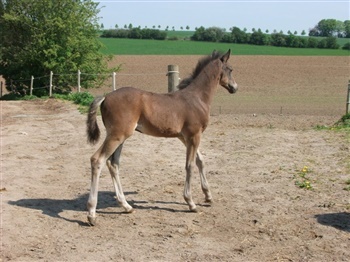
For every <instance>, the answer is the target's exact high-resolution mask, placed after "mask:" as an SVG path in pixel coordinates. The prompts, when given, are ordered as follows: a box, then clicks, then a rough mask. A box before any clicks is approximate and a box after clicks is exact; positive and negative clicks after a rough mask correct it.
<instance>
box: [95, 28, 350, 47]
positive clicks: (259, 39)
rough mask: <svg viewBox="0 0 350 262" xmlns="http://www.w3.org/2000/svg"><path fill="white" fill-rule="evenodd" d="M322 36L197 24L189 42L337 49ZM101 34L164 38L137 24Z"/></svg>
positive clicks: (332, 38)
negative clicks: (136, 25) (206, 26)
mask: <svg viewBox="0 0 350 262" xmlns="http://www.w3.org/2000/svg"><path fill="white" fill-rule="evenodd" d="M318 28H321V27H318ZM310 32H311V31H310ZM320 32H322V36H324V35H325V33H323V31H322V30H321V31H320ZM325 36H326V37H325V38H324V37H322V38H316V37H314V36H313V35H311V36H309V37H306V36H296V35H295V34H292V33H291V32H289V33H288V34H287V35H285V34H283V32H279V33H277V32H276V31H274V33H272V34H268V33H263V32H262V31H261V29H258V30H255V29H253V32H252V33H247V32H246V30H241V29H240V28H238V27H232V28H231V32H226V30H225V29H223V28H219V27H209V28H204V27H203V26H201V27H199V28H196V30H195V32H194V34H193V35H192V36H191V38H190V39H191V40H193V41H207V42H223V43H237V44H252V45H271V46H278V47H294V48H327V49H339V48H340V46H339V44H338V43H337V39H336V37H335V36H333V35H325ZM101 37H107V38H111V37H112V38H131V39H156V40H165V39H167V32H166V31H161V30H158V29H148V28H144V29H141V28H140V27H136V28H128V29H108V30H103V31H102V34H101ZM343 49H347V50H349V49H350V44H346V45H344V46H343Z"/></svg>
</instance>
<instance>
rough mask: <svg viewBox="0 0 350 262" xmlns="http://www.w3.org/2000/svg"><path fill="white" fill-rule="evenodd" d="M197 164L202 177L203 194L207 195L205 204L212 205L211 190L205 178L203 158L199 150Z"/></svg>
mask: <svg viewBox="0 0 350 262" xmlns="http://www.w3.org/2000/svg"><path fill="white" fill-rule="evenodd" d="M196 164H197V167H198V170H199V175H200V178H201V187H202V191H203V193H204V195H205V202H207V203H211V202H212V200H213V198H212V196H211V192H210V189H209V184H208V181H207V178H206V176H205V169H204V162H203V156H202V154H201V153H200V152H199V150H197V156H196Z"/></svg>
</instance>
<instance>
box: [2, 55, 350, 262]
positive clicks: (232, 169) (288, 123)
mask: <svg viewBox="0 0 350 262" xmlns="http://www.w3.org/2000/svg"><path fill="white" fill-rule="evenodd" d="M118 59H120V60H122V59H124V61H126V60H127V62H124V63H125V71H124V72H128V71H127V68H128V70H131V69H130V68H131V67H132V65H133V64H134V63H133V61H134V62H135V63H138V67H139V68H140V69H142V68H144V67H143V66H142V63H141V62H140V59H139V60H137V61H136V57H121V58H117V59H116V60H118ZM144 59H145V60H147V61H148V62H149V61H150V59H151V60H152V59H153V61H154V65H153V67H154V68H155V69H158V64H157V63H156V61H158V62H159V63H160V64H161V66H159V70H161V69H160V68H163V70H164V66H163V65H164V64H166V63H167V62H169V60H171V61H175V62H178V63H179V64H180V62H181V61H184V59H185V57H173V58H172V59H169V58H167V57H158V58H156V57H151V58H150V57H147V58H145V57H144ZM176 59H178V60H176ZM186 59H190V60H191V61H192V64H191V65H187V64H186V66H187V67H186V68H188V69H186V70H188V71H190V70H191V69H192V68H193V67H194V65H195V63H196V59H198V57H197V58H195V57H193V58H192V57H191V58H188V57H187V58H186ZM256 59H257V60H256V61H257V62H256V63H255V64H254V66H255V67H254V66H253V58H252V57H251V58H249V57H246V58H243V57H238V58H237V60H240V64H244V66H242V65H241V66H240V69H239V70H238V72H237V76H236V80H237V82H238V83H239V84H240V85H241V90H239V92H238V93H237V94H235V95H234V96H229V95H228V94H225V93H224V92H222V91H218V96H217V100H216V101H214V103H218V104H214V106H213V112H212V116H211V122H210V125H209V126H208V128H207V130H206V131H205V133H204V134H203V138H202V143H201V146H200V149H201V151H202V153H203V155H204V157H205V163H206V169H207V178H208V181H209V184H210V186H211V190H212V194H213V199H214V202H213V204H212V205H211V206H208V205H207V204H205V203H204V195H203V194H202V192H201V190H200V184H199V176H198V174H197V175H196V176H195V177H194V179H193V197H194V200H195V202H196V204H198V206H199V209H200V210H199V212H198V213H191V212H188V207H187V205H186V204H185V201H184V200H183V197H182V192H183V186H184V179H185V170H184V162H185V148H184V147H183V145H182V144H181V142H180V141H178V140H177V139H163V138H153V137H149V136H144V135H142V134H138V133H136V134H135V135H134V136H132V137H131V138H130V139H128V140H127V141H126V143H125V146H124V149H123V153H122V157H121V182H122V185H123V189H124V192H125V194H126V197H127V200H128V201H129V203H130V204H131V205H132V206H134V208H135V210H136V212H134V213H132V214H126V213H124V211H123V209H122V208H121V207H119V206H118V205H117V203H116V200H115V198H114V192H113V186H112V182H111V179H110V176H109V174H108V171H107V168H105V169H104V171H103V174H102V177H101V180H100V187H99V190H100V191H99V202H98V207H97V209H98V210H97V215H98V220H97V223H98V224H97V225H96V226H95V227H91V226H89V225H88V224H87V219H86V215H87V212H86V202H87V198H88V193H89V187H90V163H89V158H90V156H91V155H92V154H93V153H94V151H95V150H96V149H97V146H98V145H96V146H91V145H88V144H87V142H86V135H85V121H86V115H84V114H81V113H79V112H78V110H77V107H76V106H75V105H72V104H70V103H68V102H63V101H57V100H54V99H48V100H45V101H43V100H39V101H21V102H9V101H1V102H0V103H1V104H0V107H1V186H0V189H1V192H0V196H1V228H0V229H1V232H0V233H1V260H0V261H348V259H349V257H350V248H349V247H350V213H349V212H350V211H349V210H350V192H349V191H346V190H344V188H345V187H346V186H347V185H346V181H348V180H349V179H350V164H349V163H350V137H349V134H348V133H345V132H343V131H334V130H317V129H315V128H314V127H315V126H316V125H328V126H330V125H332V124H334V123H335V122H336V121H337V120H338V119H339V118H340V116H341V115H342V113H343V111H344V106H345V103H344V102H345V96H343V94H344V91H343V89H345V87H346V85H345V86H344V84H343V85H341V83H343V82H344V81H347V78H348V76H349V75H348V71H346V70H348V69H344V68H343V67H345V66H346V59H345V60H344V58H322V57H321V58H318V59H319V60H317V58H304V59H307V60H312V61H311V62H310V64H308V65H309V66H313V67H312V68H313V70H316V71H317V72H318V73H316V72H314V71H312V72H313V73H311V71H309V73H308V75H309V78H310V79H311V78H314V79H315V80H316V79H318V82H317V83H314V82H313V83H312V86H313V85H314V84H315V85H316V86H319V87H320V88H319V89H318V90H316V91H315V90H314V89H313V88H311V87H310V88H306V87H305V85H304V82H305V83H309V81H308V80H307V79H304V77H306V76H305V75H304V71H305V70H301V69H300V68H299V67H297V66H296V65H297V64H298V63H300V62H301V60H300V58H293V57H291V58H288V59H286V58H284V59H285V62H284V63H282V58H275V59H276V60H273V61H274V63H271V64H268V63H267V60H266V59H267V57H256ZM264 59H265V60H264ZM347 59H348V58H347ZM268 60H270V59H268ZM262 61H266V64H264V63H262ZM303 61H304V60H303ZM326 61H328V62H329V61H333V62H334V64H335V65H330V63H329V64H327V65H328V67H327V66H326V65H325V64H323V63H326ZM114 62H116V61H114ZM117 62H118V61H117ZM144 63H145V64H146V62H144ZM304 63H306V62H305V61H304ZM283 64H284V65H290V67H289V69H290V70H289V71H288V72H286V74H285V75H283V76H281V77H280V78H279V81H278V80H277V79H274V80H271V79H272V78H271V77H272V75H273V71H276V70H277V69H280V67H282V65H283ZM243 67H246V69H247V68H250V67H251V68H252V69H251V70H252V73H251V76H250V74H247V73H246V72H243V71H246V69H244V68H243ZM256 67H258V68H260V67H263V68H265V69H264V70H263V71H259V70H262V69H257V68H256ZM300 67H303V63H301V64H300ZM323 67H325V68H323ZM333 67H334V69H333ZM182 68H184V66H183V67H182ZM267 68H269V70H268V69H267ZM293 68H294V71H293V70H292V69H293ZM320 68H321V69H322V70H320ZM165 69H166V67H165ZM148 70H149V69H147V70H144V71H143V72H144V73H148V72H150V71H148ZM254 70H255V71H254ZM285 70H287V69H285ZM339 70H343V71H341V72H340V73H339ZM155 71H157V70H155ZM325 71H327V72H331V73H332V74H331V75H329V74H328V75H324V74H325ZM258 72H260V73H259V74H258ZM295 72H299V73H298V74H299V77H298V79H299V80H295V82H292V77H291V76H290V75H289V74H295ZM319 72H321V73H319ZM346 72H347V73H346ZM300 75H301V76H300ZM268 76H270V77H268ZM123 77H129V76H128V75H125V76H123ZM153 77H155V76H151V75H150V76H148V77H147V79H144V81H139V82H138V83H136V82H135V83H134V82H133V81H136V80H132V81H131V80H130V79H129V80H130V82H131V83H129V84H128V85H134V86H140V87H141V88H143V86H144V85H147V86H148V88H149V86H150V85H151V84H152V83H153V82H152V79H153ZM161 77H163V75H161ZM276 77H277V76H276ZM158 78H159V76H158ZM270 80H271V81H270ZM123 81H126V80H123ZM123 81H122V80H121V79H120V78H119V84H123ZM147 81H149V82H147ZM164 81H165V84H159V83H158V82H157V81H155V82H154V83H153V84H154V86H155V87H154V89H155V91H159V90H160V89H157V88H161V86H162V88H164V89H166V77H165V74H164ZM260 81H262V82H263V83H265V84H264V87H260V85H259V83H260ZM286 81H287V82H288V81H291V82H290V85H289V88H288V87H286V86H285V85H284V84H285V83H287V82H286ZM310 81H311V80H310ZM126 82H127V81H126ZM151 82H152V83H151ZM119 84H118V85H119ZM345 84H347V83H346V82H345ZM310 86H311V84H310ZM339 86H340V87H339ZM267 87H270V89H269V90H270V91H269V92H270V94H271V96H272V97H276V99H270V98H269V97H268V94H265V91H266V90H267V89H266V88H267ZM304 87H305V88H306V89H305V90H306V91H303V93H305V94H307V97H308V98H309V99H310V98H311V97H312V96H313V94H316V93H317V94H318V98H317V99H315V100H314V101H310V105H305V107H303V106H302V104H299V102H298V100H297V99H295V95H294V93H297V96H298V95H300V94H301V93H302V92H301V91H300V89H301V88H304ZM326 87H330V88H332V89H333V91H331V90H328V88H326ZM337 88H338V89H337ZM144 89H146V88H144ZM263 90H265V91H263ZM340 90H341V91H340ZM101 91H103V92H105V91H104V90H103V89H100V90H95V91H94V92H96V95H97V94H100V93H101ZM255 92H257V93H258V94H259V95H257V94H255ZM339 92H340V94H339ZM264 94H265V95H264ZM278 94H280V97H290V98H291V99H290V100H291V101H289V100H288V99H286V100H285V101H287V100H288V101H289V102H287V104H288V106H287V105H285V106H284V108H282V114H280V113H281V112H280V108H279V107H280V104H279V102H281V101H282V100H283V99H281V100H279V98H278V97H279V96H278ZM240 96H243V97H240ZM250 96H254V97H259V96H260V97H261V99H262V101H263V102H259V101H255V104H254V103H253V102H254V99H255V98H252V97H250ZM322 97H327V98H329V99H330V100H331V101H328V103H329V104H326V105H325V104H324V103H323V102H322V101H325V100H322V99H321V98H322ZM303 99H304V100H303V101H305V98H303ZM306 100H307V99H306ZM319 100H321V101H319ZM293 101H294V103H293ZM231 103H232V105H233V106H232V107H230V104H231ZM235 103H238V104H240V106H238V107H237V106H236V105H235ZM269 104H270V107H269V106H268V105H269ZM216 105H217V106H222V108H221V113H220V110H219V109H218V110H215V106H216ZM248 105H252V106H254V108H253V109H254V110H251V109H242V108H247V107H248ZM283 105H284V104H283ZM303 105H304V104H303ZM329 105H331V107H328V106H329ZM288 108H290V109H288ZM293 108H294V109H293ZM225 110H227V112H225ZM275 110H277V112H274V111H275ZM287 110H290V112H288V111H287ZM293 110H294V111H293ZM99 123H100V127H101V126H102V125H101V120H100V119H99ZM102 129H103V128H102ZM304 166H307V167H308V170H309V171H308V172H307V174H306V177H307V179H308V181H309V182H310V185H311V186H312V188H313V189H312V190H306V189H305V188H300V187H299V186H297V185H296V183H297V182H302V181H303V180H302V177H301V176H300V172H301V170H302V169H303V167H304Z"/></svg>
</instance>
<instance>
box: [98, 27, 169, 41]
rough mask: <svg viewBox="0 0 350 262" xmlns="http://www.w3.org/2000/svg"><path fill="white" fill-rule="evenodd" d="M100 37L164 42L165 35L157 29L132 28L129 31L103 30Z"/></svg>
mask: <svg viewBox="0 0 350 262" xmlns="http://www.w3.org/2000/svg"><path fill="white" fill-rule="evenodd" d="M101 37H106V38H110V37H113V38H131V39H155V40H165V39H166V37H167V33H166V32H165V31H160V30H158V29H148V28H144V29H140V28H139V27H134V28H130V29H108V30H104V31H102V34H101Z"/></svg>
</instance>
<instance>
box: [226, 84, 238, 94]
mask: <svg viewBox="0 0 350 262" xmlns="http://www.w3.org/2000/svg"><path fill="white" fill-rule="evenodd" d="M237 90H238V85H237V84H236V83H234V84H233V85H232V84H229V85H228V92H229V93H230V94H234V93H236V92H237Z"/></svg>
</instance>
